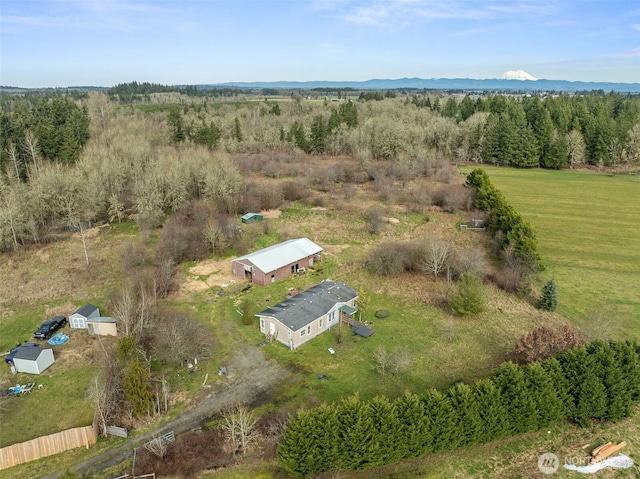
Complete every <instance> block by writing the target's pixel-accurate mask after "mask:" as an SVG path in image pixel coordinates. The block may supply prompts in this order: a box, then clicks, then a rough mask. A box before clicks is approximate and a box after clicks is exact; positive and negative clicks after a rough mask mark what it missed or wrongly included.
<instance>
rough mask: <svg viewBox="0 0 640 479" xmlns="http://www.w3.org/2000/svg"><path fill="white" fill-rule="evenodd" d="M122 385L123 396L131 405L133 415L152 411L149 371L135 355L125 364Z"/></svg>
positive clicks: (136, 415)
mask: <svg viewBox="0 0 640 479" xmlns="http://www.w3.org/2000/svg"><path fill="white" fill-rule="evenodd" d="M122 386H123V388H124V397H125V399H126V401H127V402H128V403H129V404H130V405H131V409H132V412H133V416H134V417H138V416H142V415H144V414H148V415H150V414H151V413H152V412H153V391H152V390H151V373H149V371H148V369H147V368H146V367H145V365H144V364H143V363H142V359H141V358H140V357H136V358H135V359H133V360H132V361H130V362H129V363H128V364H127V367H126V370H125V373H124V378H123V383H122Z"/></svg>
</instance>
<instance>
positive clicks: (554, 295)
mask: <svg viewBox="0 0 640 479" xmlns="http://www.w3.org/2000/svg"><path fill="white" fill-rule="evenodd" d="M557 307H558V291H557V289H556V282H555V281H554V280H553V279H550V280H549V281H547V282H546V283H545V285H544V286H543V287H542V292H541V295H540V300H539V301H538V309H544V310H545V311H555V309H556V308H557Z"/></svg>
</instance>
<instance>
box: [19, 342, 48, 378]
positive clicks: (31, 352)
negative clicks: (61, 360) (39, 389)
mask: <svg viewBox="0 0 640 479" xmlns="http://www.w3.org/2000/svg"><path fill="white" fill-rule="evenodd" d="M54 362H55V359H54V358H53V349H51V348H47V349H44V348H41V347H37V346H34V347H32V348H20V349H18V351H17V352H16V354H15V356H14V357H13V366H14V367H15V368H16V372H19V373H29V374H40V373H41V372H42V371H44V370H45V369H47V368H48V367H49V366H51V365H52V364H53V363H54Z"/></svg>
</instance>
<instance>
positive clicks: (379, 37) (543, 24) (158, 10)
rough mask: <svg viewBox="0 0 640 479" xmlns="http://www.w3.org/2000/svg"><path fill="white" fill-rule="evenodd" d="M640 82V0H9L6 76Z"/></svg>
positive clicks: (2, 74)
mask: <svg viewBox="0 0 640 479" xmlns="http://www.w3.org/2000/svg"><path fill="white" fill-rule="evenodd" d="M507 70H525V71H527V72H528V73H530V74H531V75H533V76H534V77H536V78H546V79H556V80H581V81H613V82H640V2H638V1H637V0H628V1H615V0H601V1H589V0H581V1H574V0H568V1H563V0H522V1H515V0H512V1H500V0H495V1H487V0H473V1H470V0H469V1H455V0H454V1H431V0H386V1H366V2H365V1H348V0H324V1H323V0H309V1H304V0H297V1H271V0H262V1H247V0H199V1H168V0H167V1H163V0H153V1H132V0H75V1H74V0H65V1H62V0H58V1H48V0H37V1H30V0H18V1H14V0H2V2H1V3H0V84H1V85H13V86H21V87H44V86H51V87H64V86H72V85H96V86H112V85H115V84H117V83H124V82H129V81H133V80H136V81H139V82H142V81H149V82H154V83H162V84H203V83H221V82H229V81H278V80H297V81H307V80H336V81H339V80H368V79H371V78H402V77H420V78H460V77H466V78H497V77H499V76H500V75H502V74H503V73H504V72H505V71H507Z"/></svg>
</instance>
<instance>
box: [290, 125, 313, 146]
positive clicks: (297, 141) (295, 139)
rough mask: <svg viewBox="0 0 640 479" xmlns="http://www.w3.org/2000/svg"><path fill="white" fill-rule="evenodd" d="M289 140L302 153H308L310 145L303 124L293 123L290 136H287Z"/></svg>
mask: <svg viewBox="0 0 640 479" xmlns="http://www.w3.org/2000/svg"><path fill="white" fill-rule="evenodd" d="M287 140H288V141H289V142H291V143H293V144H294V145H295V146H296V147H297V148H300V149H301V150H302V151H308V148H309V143H308V142H307V135H306V133H305V131H304V125H303V124H302V123H298V122H297V121H294V122H293V125H291V129H290V130H289V134H288V135H287Z"/></svg>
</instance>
